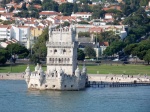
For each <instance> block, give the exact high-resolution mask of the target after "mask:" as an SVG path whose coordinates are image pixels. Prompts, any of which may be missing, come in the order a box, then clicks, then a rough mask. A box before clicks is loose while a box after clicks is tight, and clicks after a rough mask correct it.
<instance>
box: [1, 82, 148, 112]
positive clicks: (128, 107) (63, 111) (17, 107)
mask: <svg viewBox="0 0 150 112" xmlns="http://www.w3.org/2000/svg"><path fill="white" fill-rule="evenodd" d="M0 85H1V86H0V103H1V105H0V112H148V111H149V107H150V94H149V92H150V87H149V86H145V87H122V88H121V87H120V88H88V89H86V90H85V91H50V90H47V91H40V90H32V91H31V90H27V87H26V84H25V82H24V81H0Z"/></svg>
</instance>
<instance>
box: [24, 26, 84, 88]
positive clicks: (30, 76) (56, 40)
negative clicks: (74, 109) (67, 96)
mask: <svg viewBox="0 0 150 112" xmlns="http://www.w3.org/2000/svg"><path fill="white" fill-rule="evenodd" d="M75 37H76V28H75V27H74V26H70V27H65V28H62V27H60V28H58V29H56V28H52V27H51V26H50V27H49V41H48V42H46V46H47V71H46V72H44V71H43V70H42V67H41V66H40V65H39V64H37V66H36V67H35V71H33V72H30V68H29V66H28V67H27V69H26V70H25V79H26V83H27V86H28V88H29V89H30V88H32V89H40V90H46V89H52V90H80V89H84V88H85V84H86V81H87V75H86V72H87V70H86V67H85V66H83V68H82V70H80V69H79V67H77V48H78V42H77V41H76V40H75Z"/></svg>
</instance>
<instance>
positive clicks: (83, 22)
mask: <svg viewBox="0 0 150 112" xmlns="http://www.w3.org/2000/svg"><path fill="white" fill-rule="evenodd" d="M78 24H89V23H88V22H86V21H80V22H78Z"/></svg>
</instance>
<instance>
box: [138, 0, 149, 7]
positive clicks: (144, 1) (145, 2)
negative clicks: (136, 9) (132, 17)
mask: <svg viewBox="0 0 150 112" xmlns="http://www.w3.org/2000/svg"><path fill="white" fill-rule="evenodd" d="M148 2H149V0H140V6H146V5H147V4H148Z"/></svg>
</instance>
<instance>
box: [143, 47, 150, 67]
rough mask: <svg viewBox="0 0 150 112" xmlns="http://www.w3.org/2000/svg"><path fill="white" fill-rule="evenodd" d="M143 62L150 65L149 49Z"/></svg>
mask: <svg viewBox="0 0 150 112" xmlns="http://www.w3.org/2000/svg"><path fill="white" fill-rule="evenodd" d="M144 60H145V61H147V63H148V64H149V63H150V49H149V50H148V51H147V52H146V55H145V56H144Z"/></svg>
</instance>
